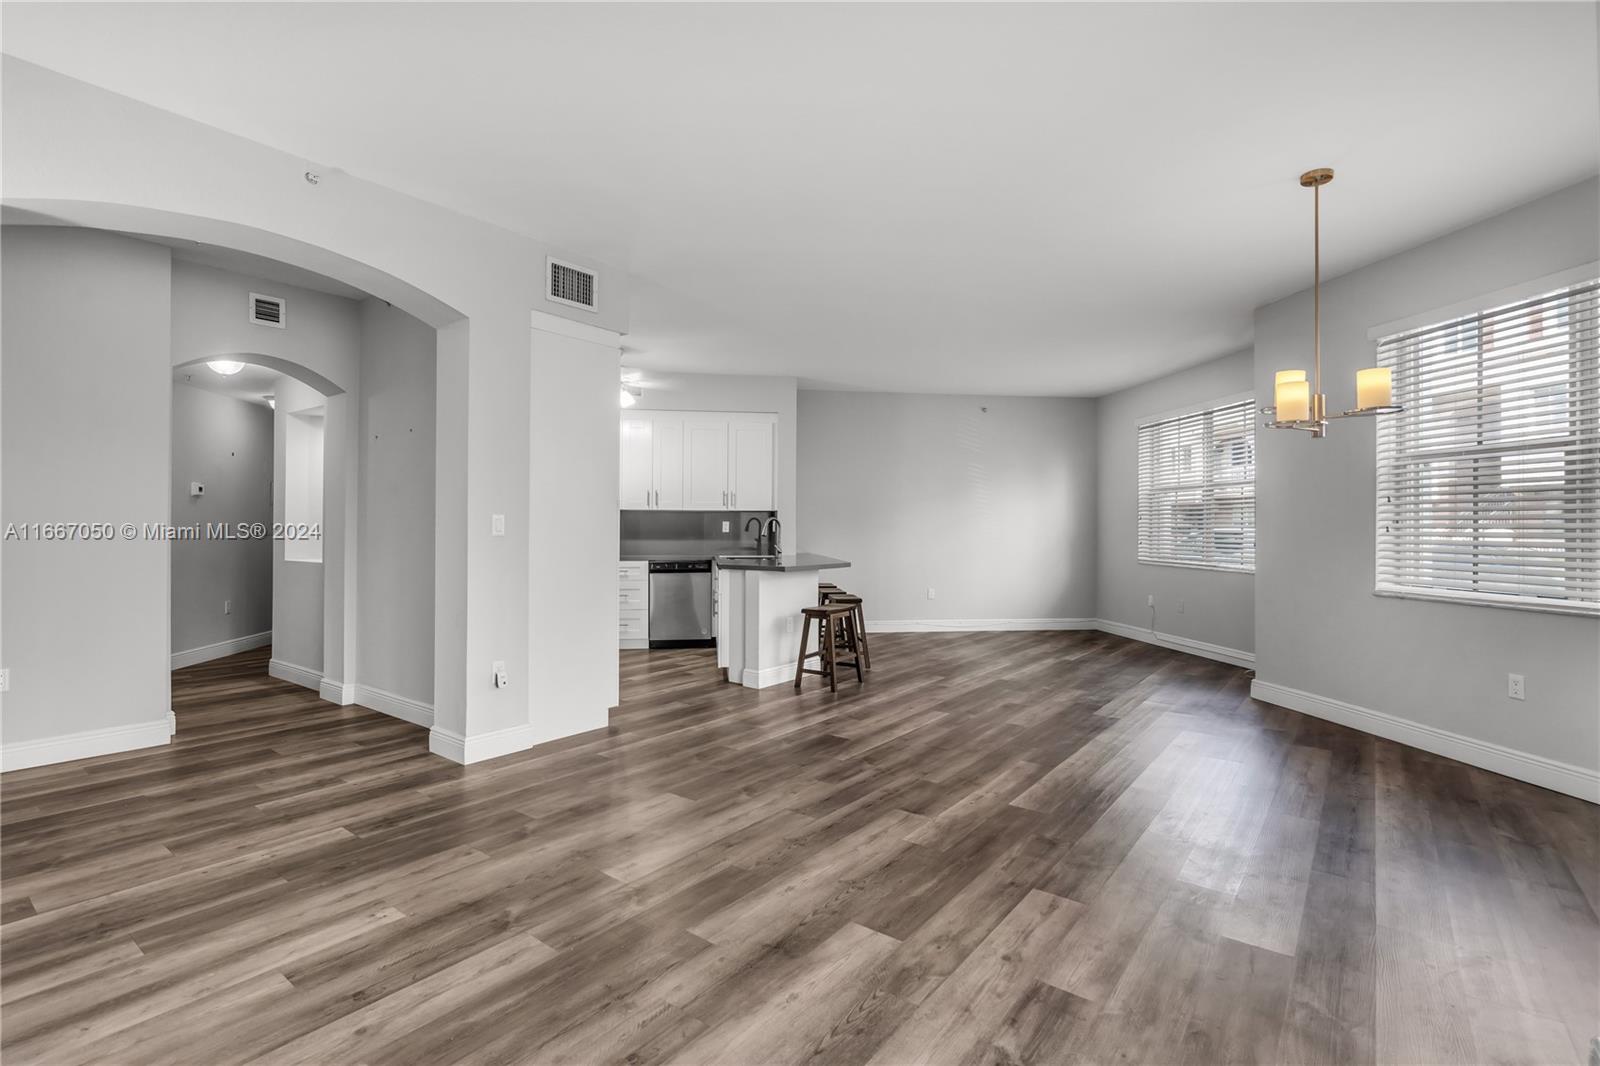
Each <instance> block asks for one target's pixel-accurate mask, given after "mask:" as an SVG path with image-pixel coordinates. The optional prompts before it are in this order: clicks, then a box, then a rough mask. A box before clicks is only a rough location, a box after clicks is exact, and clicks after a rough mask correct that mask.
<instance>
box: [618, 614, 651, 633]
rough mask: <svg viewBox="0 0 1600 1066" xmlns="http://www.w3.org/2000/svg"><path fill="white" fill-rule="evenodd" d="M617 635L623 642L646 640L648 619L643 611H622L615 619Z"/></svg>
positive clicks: (648, 627)
mask: <svg viewBox="0 0 1600 1066" xmlns="http://www.w3.org/2000/svg"><path fill="white" fill-rule="evenodd" d="M617 634H618V636H620V637H621V638H622V639H623V640H648V639H649V638H650V619H649V617H648V616H647V615H646V613H645V612H644V611H623V612H622V613H621V614H620V615H619V617H618V619H617Z"/></svg>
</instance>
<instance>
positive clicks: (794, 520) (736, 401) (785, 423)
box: [635, 370, 811, 551]
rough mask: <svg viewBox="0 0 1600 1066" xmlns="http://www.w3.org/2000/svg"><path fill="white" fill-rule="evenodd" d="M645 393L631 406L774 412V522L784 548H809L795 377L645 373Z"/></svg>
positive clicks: (652, 408) (648, 408) (665, 408)
mask: <svg viewBox="0 0 1600 1066" xmlns="http://www.w3.org/2000/svg"><path fill="white" fill-rule="evenodd" d="M642 373H643V374H644V382H643V385H644V395H643V396H641V397H640V398H639V401H638V403H637V404H636V405H635V406H636V409H637V410H640V411H759V412H763V413H767V412H770V413H772V414H776V415H777V416H778V443H777V464H778V465H777V478H778V492H777V498H776V500H775V502H776V503H777V505H778V521H779V522H781V523H782V524H783V546H784V548H785V549H786V550H791V549H798V550H801V551H810V550H811V548H810V547H809V543H808V542H807V541H802V540H800V539H799V535H800V521H799V514H798V512H797V510H796V507H795V493H796V484H797V482H796V469H797V458H796V457H797V456H798V454H799V452H798V448H797V444H796V440H797V436H796V419H795V393H796V389H795V379H794V378H782V377H757V376H749V377H745V376H741V375H737V374H672V373H667V372H664V371H654V370H651V371H644V372H642Z"/></svg>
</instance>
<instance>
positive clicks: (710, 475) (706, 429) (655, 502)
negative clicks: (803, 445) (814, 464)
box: [618, 411, 778, 511]
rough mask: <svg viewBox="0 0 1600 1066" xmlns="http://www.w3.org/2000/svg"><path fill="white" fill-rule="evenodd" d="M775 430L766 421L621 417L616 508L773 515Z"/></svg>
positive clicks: (666, 414) (717, 416)
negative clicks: (620, 469)
mask: <svg viewBox="0 0 1600 1066" xmlns="http://www.w3.org/2000/svg"><path fill="white" fill-rule="evenodd" d="M777 428H778V418H777V416H776V415H770V414H728V413H724V412H710V413H702V412H680V411H628V412H624V413H623V415H622V453H621V465H622V473H621V483H620V488H619V491H618V500H619V502H620V504H621V506H622V507H623V509H625V510H634V511H638V510H666V511H736V510H743V511H771V510H774V509H776V506H777V497H778V493H777V477H776V471H775V465H774V460H775V457H776V453H777Z"/></svg>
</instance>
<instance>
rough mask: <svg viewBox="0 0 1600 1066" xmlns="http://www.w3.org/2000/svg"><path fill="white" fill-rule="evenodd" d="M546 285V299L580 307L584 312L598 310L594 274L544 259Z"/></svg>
mask: <svg viewBox="0 0 1600 1066" xmlns="http://www.w3.org/2000/svg"><path fill="white" fill-rule="evenodd" d="M545 263H546V265H547V270H546V274H547V278H548V282H549V283H548V284H547V285H546V286H545V293H544V294H545V296H546V298H548V299H550V300H553V301H554V302H556V303H558V304H566V305H567V306H568V307H581V308H583V309H584V310H585V311H598V310H599V309H600V297H599V291H598V288H597V286H596V284H595V276H594V272H593V271H590V270H584V269H583V268H582V267H575V266H573V265H572V264H571V263H563V262H562V261H561V260H559V259H546V260H545Z"/></svg>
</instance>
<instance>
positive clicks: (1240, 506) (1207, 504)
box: [1139, 399, 1256, 571]
mask: <svg viewBox="0 0 1600 1066" xmlns="http://www.w3.org/2000/svg"><path fill="white" fill-rule="evenodd" d="M1253 408H1254V401H1253V400H1249V399H1246V400H1240V401H1237V402H1233V403H1227V404H1223V405H1222V406H1220V407H1215V408H1212V409H1211V410H1209V411H1196V412H1195V413H1193V414H1187V415H1181V416H1179V417H1176V418H1166V419H1161V420H1160V421H1156V422H1150V423H1148V424H1146V425H1142V426H1140V427H1139V561H1140V562H1142V563H1168V564H1172V565H1176V566H1203V567H1211V568H1214V569H1218V570H1243V571H1254V570H1255V568H1256V437H1255V419H1254V416H1253V413H1252V412H1253Z"/></svg>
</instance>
